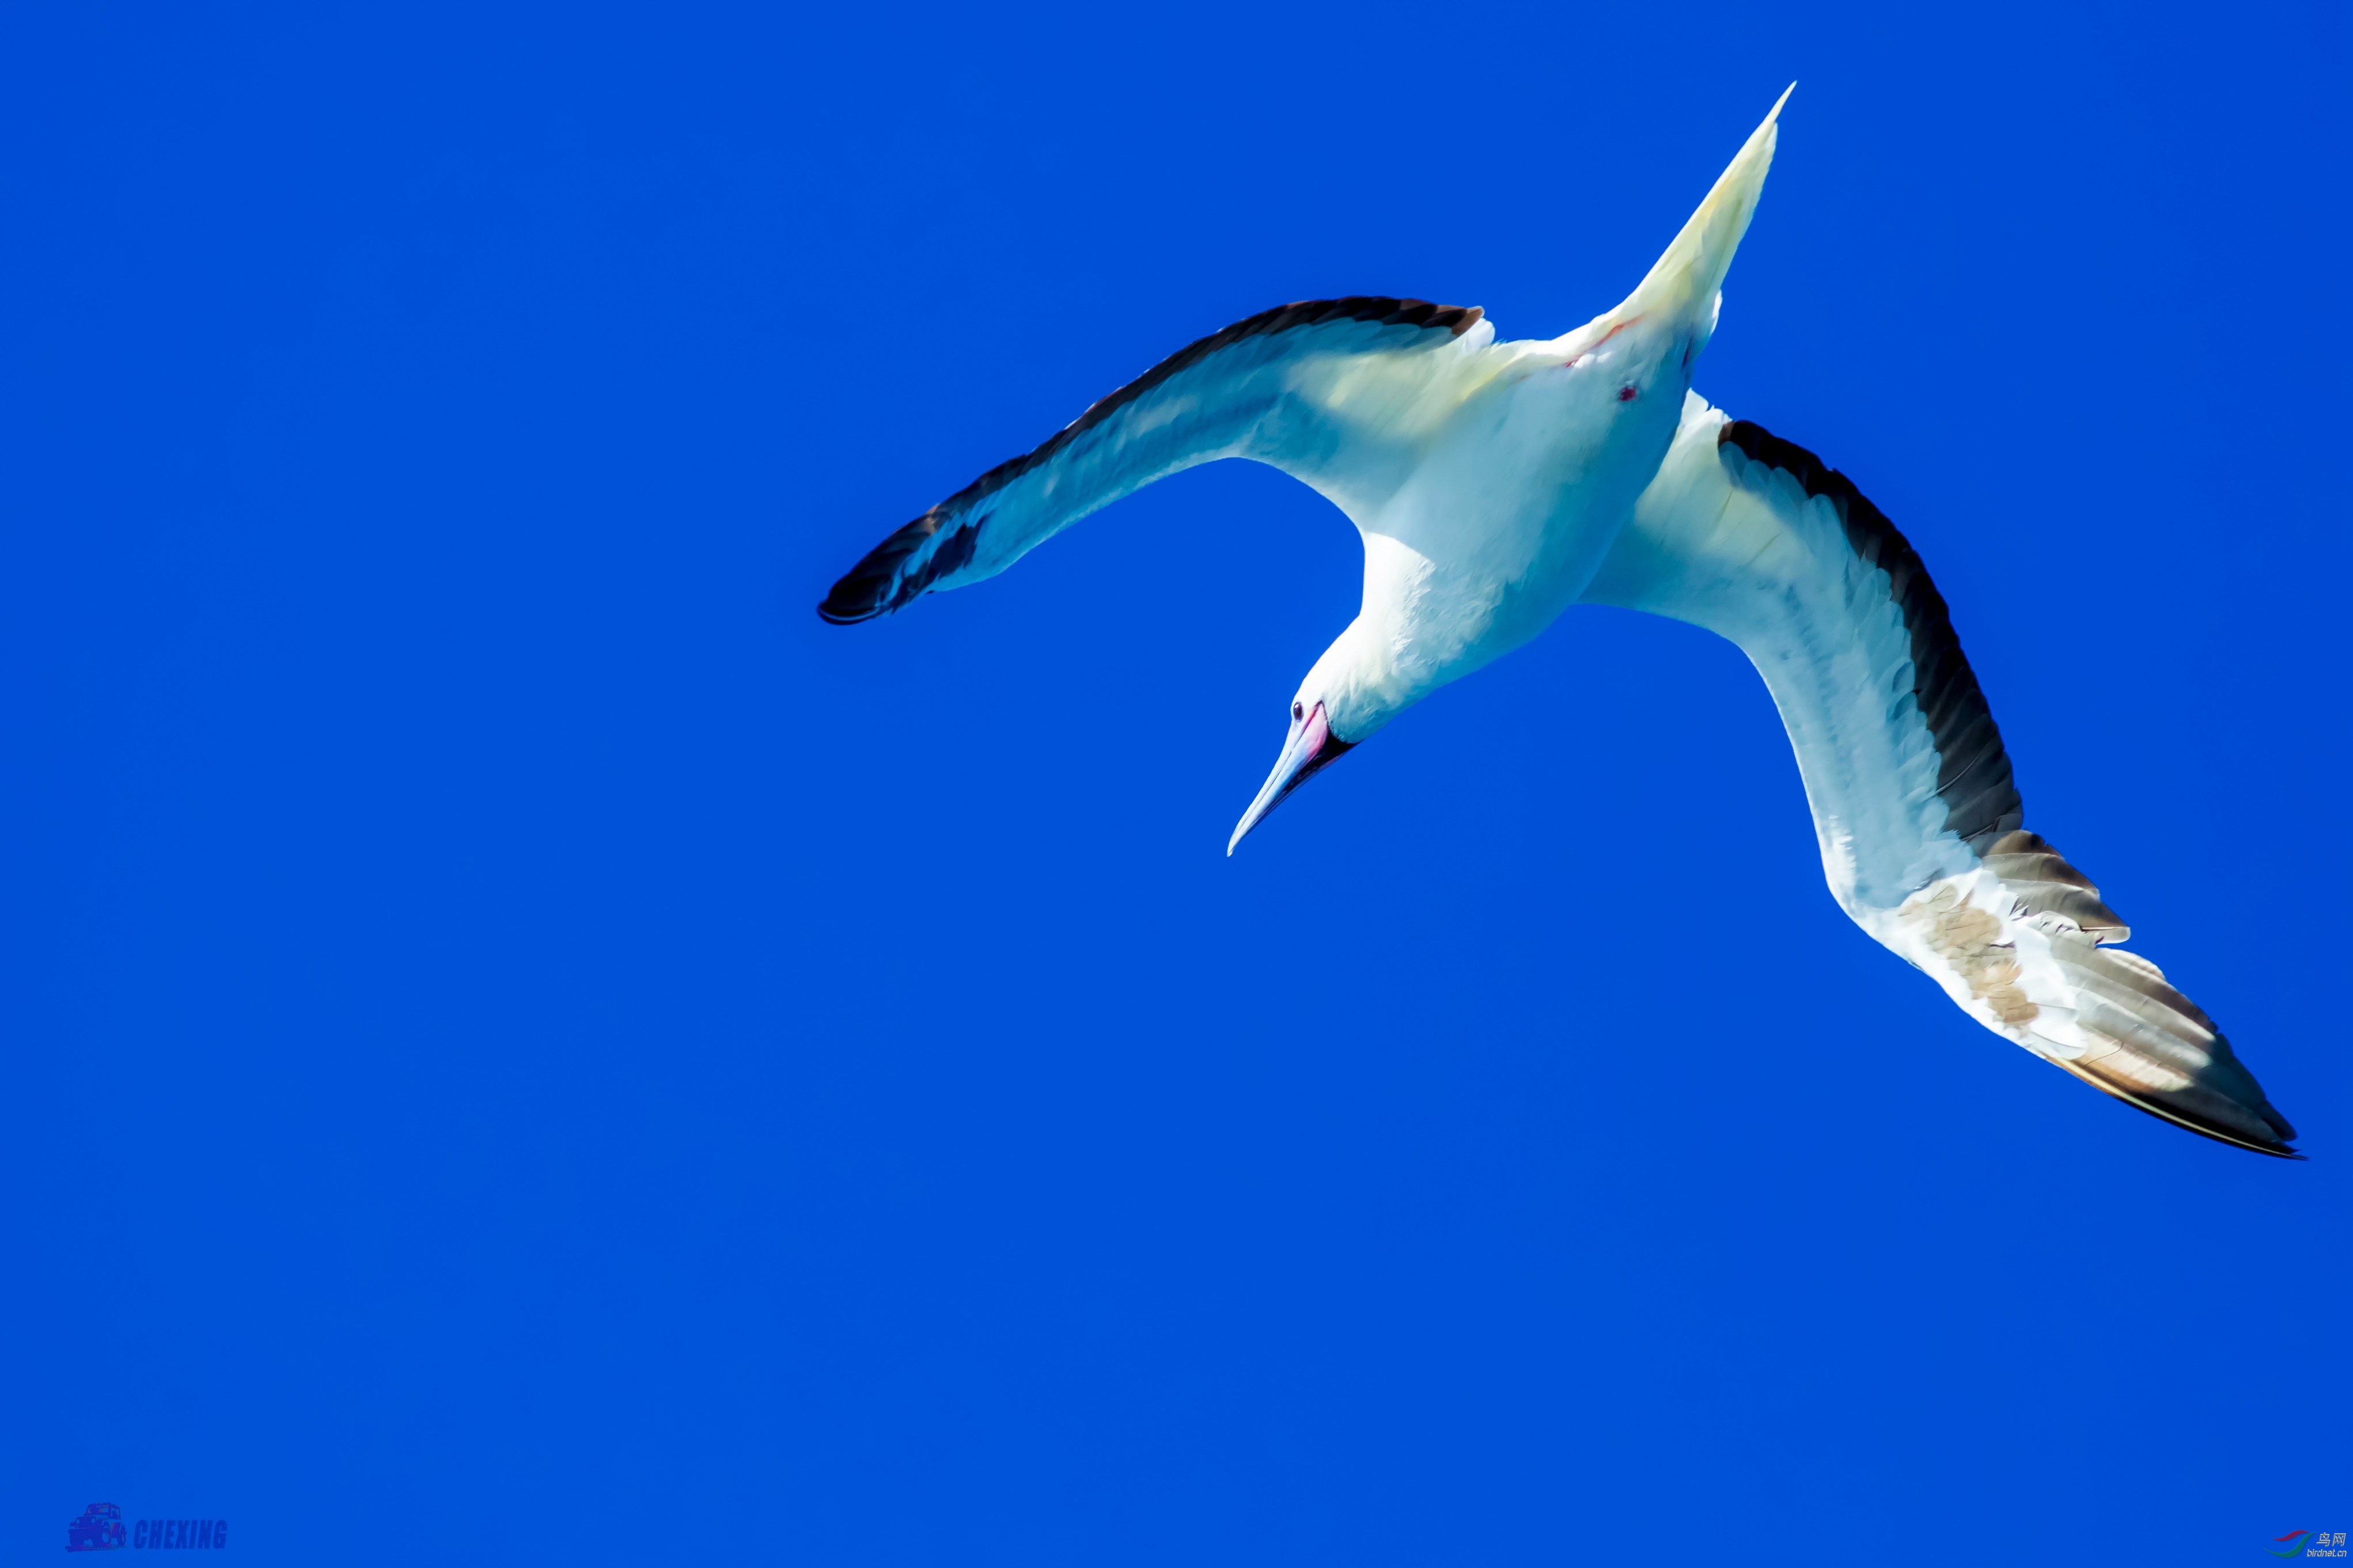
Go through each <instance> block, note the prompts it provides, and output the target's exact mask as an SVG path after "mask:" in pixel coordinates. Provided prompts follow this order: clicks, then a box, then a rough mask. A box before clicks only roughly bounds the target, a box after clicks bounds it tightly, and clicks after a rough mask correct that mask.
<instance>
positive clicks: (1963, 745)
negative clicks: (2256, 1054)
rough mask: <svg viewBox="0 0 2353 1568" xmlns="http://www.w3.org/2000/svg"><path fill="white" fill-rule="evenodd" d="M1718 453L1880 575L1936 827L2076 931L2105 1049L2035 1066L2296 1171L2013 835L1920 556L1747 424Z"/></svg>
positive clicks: (2007, 798) (1991, 735) (1835, 482)
mask: <svg viewBox="0 0 2353 1568" xmlns="http://www.w3.org/2000/svg"><path fill="white" fill-rule="evenodd" d="M1717 442H1718V445H1719V447H1721V446H1732V447H1737V448H1738V449H1739V450H1740V451H1741V452H1742V453H1743V454H1744V455H1746V457H1747V458H1749V459H1750V460H1751V461H1754V462H1759V463H1764V464H1766V465H1767V466H1768V467H1770V468H1777V469H1778V470H1780V471H1781V472H1783V473H1786V474H1788V476H1789V477H1790V478H1791V479H1795V480H1797V482H1798V484H1799V487H1800V488H1801V489H1804V491H1805V492H1806V494H1807V495H1809V496H1816V497H1826V498H1828V499H1829V500H1830V502H1831V507H1832V509H1833V510H1835V511H1836V512H1837V514H1838V517H1839V521H1841V523H1842V524H1843V525H1844V527H1845V530H1846V538H1847V542H1848V545H1849V547H1850V548H1852V550H1853V552H1854V553H1855V555H1856V557H1857V558H1858V559H1859V560H1860V561H1862V563H1864V564H1865V565H1876V566H1879V567H1881V568H1883V569H1884V570H1885V571H1886V573H1887V592H1888V595H1889V596H1890V597H1891V598H1893V599H1894V601H1895V602H1896V603H1897V604H1898V605H1900V606H1901V608H1902V610H1903V615H1904V624H1905V628H1906V630H1907V631H1908V632H1909V633H1910V634H1911V643H1912V649H1911V651H1912V666H1913V675H1914V679H1913V700H1915V702H1916V704H1917V705H1918V710H1919V712H1920V714H1921V716H1922V719H1923V720H1924V721H1925V722H1926V725H1927V727H1928V731H1929V735H1930V737H1931V739H1932V741H1933V742H1934V744H1935V746H1936V752H1937V769H1936V793H1937V795H1938V796H1939V797H1940V798H1941V799H1943V801H1944V802H1945V805H1946V808H1947V814H1948V815H1947V819H1946V826H1947V827H1948V828H1949V829H1950V830H1951V831H1952V832H1953V833H1955V834H1956V835H1957V836H1958V837H1961V838H1962V839H1963V840H1965V841H1966V842H1967V843H1968V846H1969V847H1970V848H1971V849H1973V850H1975V851H1976V852H1977V854H1978V858H1979V859H1980V860H1981V862H1982V863H1983V864H1984V865H1985V866H1986V867H1987V868H1988V869H1989V870H1991V871H1992V872H1993V873H1994V874H1995V875H1996V876H1998V877H2000V879H2001V881H2002V889H2003V890H2004V891H2005V892H2006V893H2008V894H2010V896H2011V897H2012V898H2013V899H2014V900H2016V902H2015V904H2014V906H2013V908H2014V910H2015V911H2016V913H2017V914H2018V915H2020V916H2033V915H2038V914H2047V915H2055V916H2058V917H2060V918H2061V919H2063V920H2065V921H2070V922H2072V923H2073V925H2074V926H2075V927H2076V928H2078V930H2079V931H2080V932H2081V934H2080V935H2074V934H2063V935H2062V936H2060V937H2058V938H2056V939H2054V940H2053V941H2052V956H2053V958H2054V959H2055V961H2056V962H2057V963H2058V965H2059V968H2060V970H2061V973H2063V975H2064V976H2065V978H2066V981H2067V983H2068V984H2070V985H2072V986H2073V987H2074V989H2075V992H2076V994H2077V1007H2076V1019H2077V1022H2078V1024H2079V1025H2081V1026H2086V1027H2087V1028H2088V1029H2089V1030H2091V1031H2093V1032H2095V1033H2096V1034H2097V1035H2099V1036H2100V1037H2102V1039H2103V1040H2104V1041H2105V1042H2106V1043H2108V1044H2109V1045H2110V1046H2111V1047H2112V1048H2111V1049H2108V1050H2106V1051H2105V1052H2103V1053H2099V1054H2094V1053H2092V1052H2086V1053H2085V1054H2084V1056H2083V1057H2081V1058H2077V1059H2075V1060H2073V1061H2069V1060H2065V1059H2063V1058H2059V1057H2056V1056H2050V1057H2046V1058H2045V1059H2046V1060H2049V1061H2052V1062H2053V1063H2054V1064H2055V1065H2057V1066H2058V1067H2060V1068H2064V1069H2065V1070H2066V1071H2068V1072H2070V1073H2072V1074H2073V1075H2074V1076H2075V1077H2077V1078H2079V1079H2083V1080H2084V1082H2086V1083H2088V1084H2091V1085H2092V1086H2093V1087H2094V1088H2096V1089H2101V1090H2103V1091H2104V1092H2105V1093H2107V1094H2109V1095H2112V1096H2114V1097H2115V1098H2116V1099H2118V1100H2123V1101H2124V1102H2125V1103H2126V1104H2127V1105H2130V1106H2132V1107H2133V1108H2134V1109H2136V1110H2144V1111H2147V1113H2148V1114H2150V1115H2152V1116H2156V1117H2159V1118H2161V1119H2163V1120H2165V1121H2170V1122H2172V1123H2174V1124H2175V1125H2176V1126H2179V1127H2185V1128H2188V1129H2189V1131H2192V1132H2196V1133H2198V1134H2200V1136H2202V1137H2207V1138H2211V1139H2214V1140H2216V1141H2217V1142H2223V1143H2229V1144H2232V1145H2233V1146H2235V1147H2237V1148H2241V1149H2250V1150H2253V1151H2254V1152H2256V1153H2259V1154H2271V1155H2275V1156H2278V1157H2280V1158H2283V1159H2302V1158H2303V1156H2302V1155H2301V1154H2298V1153H2297V1152H2295V1150H2294V1149H2293V1148H2291V1147H2290V1146H2289V1142H2290V1140H2292V1139H2294V1138H2295V1128H2294V1127H2292V1126H2291V1125H2289V1123H2288V1121H2287V1118H2285V1117H2284V1116H2282V1115H2281V1114H2280V1113H2279V1112H2278V1111H2277V1110H2274V1108H2273V1106H2272V1103H2271V1101H2270V1100H2268V1099H2266V1098H2265V1097H2264V1094H2263V1086H2262V1085H2261V1084H2259V1083H2257V1082H2256V1081H2255V1078H2254V1075H2253V1073H2251V1072H2249V1071H2248V1070H2247V1069H2246V1067H2245V1066H2244V1064H2242V1062H2241V1061H2240V1060H2239V1058H2238V1054H2237V1053H2236V1052H2235V1051H2233V1050H2232V1048H2231V1042H2230V1039H2229V1037H2226V1036H2225V1035H2224V1034H2223V1033H2222V1032H2221V1029H2220V1028H2219V1027H2217V1026H2216V1025H2215V1023H2214V1020H2213V1019H2211V1018H2210V1017H2208V1016H2206V1014H2205V1011H2204V1010H2203V1009H2202V1008H2200V1006H2199V1005H2197V1004H2196V1003H2194V1002H2192V1001H2190V1000H2189V997H2187V996H2185V995H2183V994H2181V993H2180V992H2179V991H2177V990H2175V989H2174V988H2173V986H2172V985H2171V984H2168V982H2167V980H2166V978H2165V976H2164V974H2163V973H2162V972H2161V971H2159V970H2158V967H2157V965H2155V964H2154V963H2150V962H2149V961H2148V960H2147V959H2145V958H2142V957H2141V956H2140V955H2139V954H2137V953H2129V952H2122V951H2120V950H2118V949H2116V948H2115V947H2112V946H2109V945H2107V944H2109V943H2115V942H2123V941H2125V940H2126V938H2128V937H2129V936H2131V934H2132V931H2131V928H2130V927H2128V926H2126V924H2125V922H2124V921H2122V920H2121V919H2119V918H2118V917H2117V915H2116V912H2115V911H2114V910H2110V909H2109V908H2108V906H2107V905H2106V904H2105V903H2103V902H2102V901H2101V900H2100V889H2098V888H2096V887H2094V886H2093V884H2092V880H2091V879H2090V878H2088V877H2086V876H2084V874H2083V873H2082V872H2081V871H2078V870H2077V869H2075V868H2074V867H2073V866H2071V865H2069V864H2068V863H2067V862H2066V860H2065V859H2063V858H2062V857H2061V856H2060V855H2059V854H2058V852H2057V851H2056V850H2054V849H2052V847H2051V846H2050V845H2049V844H2048V843H2046V842H2044V841H2043V839H2042V837H2040V836H2039V835H2036V834H2033V833H2029V832H2026V831H2024V830H2023V829H2022V828H2021V826H2020V824H2021V820H2022V819H2023V816H2024V807H2023V805H2022V804H2021V801H2020V798H2019V794H2018V790H2017V787H2016V785H2015V784H2014V783H2013V781H2012V778H2011V773H2010V758H2009V756H2008V755H2007V753H2005V752H2004V751H2003V750H2002V743H2001V732H2000V730H1999V729H1998V728H1996V726H1995V724H1994V721H1993V713H1992V711H1991V710H1990V709H1989V707H1988V706H1987V703H1986V700H1985V693H1984V691H1983V690H1982V689H1979V687H1978V680H1977V677H1976V676H1975V675H1974V674H1973V673H1971V671H1970V669H1969V664H1968V658H1967V657H1966V656H1964V655H1963V654H1962V652H1961V643H1960V638H1959V637H1958V636H1957V635H1956V634H1955V632H1954V630H1953V623H1952V617H1951V616H1950V615H1949V614H1948V613H1947V610H1946V607H1945V600H1944V596H1943V595H1940V594H1938V593H1937V592H1936V585H1935V584H1933V583H1931V582H1930V581H1929V579H1928V571H1927V567H1926V565H1925V564H1924V563H1922V561H1921V559H1920V556H1919V552H1916V551H1915V550H1914V549H1913V548H1912V546H1911V544H1910V542H1907V541H1906V540H1905V537H1904V535H1903V534H1902V532H1900V531H1898V530H1897V529H1896V527H1895V525H1894V523H1893V522H1891V521H1888V520H1887V517H1886V515H1885V514H1884V513H1883V512H1881V511H1880V510H1879V509H1878V508H1877V507H1875V506H1873V505H1872V503H1871V502H1870V500H1868V499H1866V498H1865V497H1864V496H1863V495H1862V492H1861V491H1860V490H1858V489H1855V487H1854V485H1853V483H1852V481H1851V480H1849V479H1847V477H1846V476H1845V475H1844V474H1841V473H1840V472H1839V471H1838V470H1837V469H1835V468H1827V467H1825V466H1824V465H1823V463H1822V461H1821V459H1820V458H1817V457H1815V456H1814V455H1813V454H1812V453H1811V452H1809V451H1807V450H1806V449H1805V448H1804V447H1799V446H1797V445H1795V444H1793V443H1791V442H1788V441H1784V440H1781V439H1780V438H1779V437H1776V436H1773V435H1771V434H1770V433H1768V432H1767V431H1766V430H1764V429H1763V428H1761V427H1760V426H1756V425H1753V424H1751V423H1749V422H1748V421H1746V420H1733V421H1731V422H1729V423H1727V424H1726V425H1725V426H1724V428H1723V430H1722V432H1721V433H1720V434H1719V435H1718V437H1717ZM2152 1075H2156V1076H2161V1077H2163V1078H2181V1079H2188V1080H2189V1082H2188V1083H2187V1085H2186V1086H2184V1087H2178V1088H2168V1087H2163V1086H2161V1085H2160V1084H2158V1083H2153V1082H2151V1081H2150V1078H2151V1076H2152Z"/></svg>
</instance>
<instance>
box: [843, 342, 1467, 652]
mask: <svg viewBox="0 0 2353 1568" xmlns="http://www.w3.org/2000/svg"><path fill="white" fill-rule="evenodd" d="M1481 313H1482V312H1481V311H1480V309H1479V307H1477V306H1476V305H1433V304H1431V303H1430V301H1428V300H1393V299H1388V298H1385V297H1377V296H1372V295H1357V296H1352V297H1350V298H1348V299H1345V300H1303V301H1301V302H1299V303H1296V304H1291V305H1278V306H1276V307H1275V308H1274V309H1272V310H1261V311H1260V312H1259V313H1258V314H1257V315H1255V316H1251V317H1250V318H1249V319H1247V320H1245V321H1236V322H1235V323H1234V324H1233V325H1232V326H1230V327H1227V328H1224V329H1222V330H1221V331H1215V332H1212V333H1210V334H1209V335H1208V337H1206V338H1203V339H1201V340H1199V341H1198V342H1194V343H1190V344H1188V345H1187V346H1186V347H1184V348H1182V349H1179V350H1177V351H1176V353H1173V354H1170V355H1169V356H1168V357H1167V358H1166V359H1165V360H1162V361H1161V362H1160V363H1158V364H1155V365H1154V366H1153V367H1152V368H1151V369H1150V370H1147V371H1145V373H1144V374H1142V375H1139V376H1137V377H1136V378H1135V379H1134V381H1131V382H1129V383H1128V384H1126V385H1124V386H1123V387H1121V388H1120V389H1119V390H1118V391H1116V392H1114V393H1113V394H1112V395H1110V396H1108V397H1105V398H1103V399H1102V400H1101V401H1099V402H1097V403H1096V404H1094V405H1092V407H1090V408H1089V409H1088V410H1087V411H1086V412H1085V413H1084V414H1082V415H1080V416H1078V418H1076V419H1074V420H1072V421H1071V423H1070V425H1068V426H1065V427H1064V428H1063V429H1062V430H1060V431H1059V432H1058V433H1056V434H1055V436H1054V437H1052V438H1051V439H1050V440H1048V441H1046V442H1045V443H1044V444H1043V445H1041V446H1039V447H1037V448H1036V449H1034V450H1032V451H1029V452H1027V453H1024V454H1023V455H1022V456H1020V457H1018V458H1012V459H1011V460H1009V461H1008V462H1003V463H999V464H998V465H997V467H995V468H991V469H989V470H988V472H987V473H985V474H983V475H981V476H980V478H978V479H975V480H974V481H973V482H972V483H970V484H968V485H966V486H965V488H964V489H960V490H958V491H957V492H956V493H955V494H954V495H952V496H950V497H949V498H948V499H947V500H944V501H942V502H940V503H939V504H938V505H937V506H934V507H933V508H932V509H931V510H929V511H926V512H925V513H923V516H921V517H919V518H917V519H915V521H913V522H910V523H908V524H907V525H906V526H905V527H903V528H902V529H900V530H899V531H896V532H895V533H893V534H892V535H891V537H890V538H888V539H886V540H884V541H883V542H881V544H879V545H877V546H875V547H874V549H872V550H871V551H870V552H867V555H866V557H865V559H863V560H861V561H860V562H859V563H858V564H857V565H855V566H853V567H851V568H850V569H849V572H848V573H847V574H845V575H844V576H843V577H842V579H841V580H840V581H839V582H838V583H836V584H834V585H833V590H832V592H830V593H828V595H826V597H825V602H824V603H823V604H821V605H818V611H817V613H818V615H820V616H824V617H825V618H826V619H827V620H828V621H830V622H832V623H833V624H834V625H836V626H849V625H853V624H855V623H856V622H859V621H866V620H871V619H873V618H874V617H875V616H881V615H887V614H889V613H890V612H892V611H893V610H898V609H902V608H904V607H905V606H906V605H909V604H911V603H913V601H914V600H915V598H916V597H917V596H918V595H922V594H923V592H924V591H925V590H926V589H928V588H930V587H931V586H932V585H933V584H936V583H938V582H940V581H941V580H943V579H944V578H946V577H950V576H953V575H954V574H955V573H956V572H958V571H960V570H961V569H963V568H964V567H965V565H967V564H969V563H970V562H971V560H972V558H973V554H974V552H976V550H977V549H978V548H979V545H980V531H981V529H982V528H983V527H985V526H986V525H987V515H986V514H985V512H983V511H982V510H980V508H981V503H983V502H985V501H987V500H988V499H989V498H990V497H991V496H993V495H995V494H996V493H997V491H999V490H1001V489H1004V488H1005V487H1006V486H1008V485H1009V484H1011V483H1012V482H1013V481H1014V480H1016V479H1020V478H1021V477H1022V476H1024V475H1026V474H1029V473H1030V472H1032V471H1033V470H1035V469H1037V468H1040V467H1042V466H1043V465H1045V464H1047V463H1050V462H1051V461H1052V460H1053V459H1054V458H1056V457H1057V456H1059V455H1060V454H1061V453H1062V452H1063V451H1064V450H1065V449H1066V448H1067V447H1069V446H1070V445H1071V443H1072V442H1073V441H1075V440H1077V439H1078V438H1079V437H1082V436H1084V435H1086V434H1087V433H1088V432H1089V431H1091V430H1092V429H1094V428H1095V427H1096V426H1100V425H1102V424H1103V421H1105V420H1107V419H1109V418H1111V417H1112V416H1114V415H1116V414H1117V413H1119V412H1120V411H1121V410H1122V409H1124V408H1125V407H1127V406H1128V405H1131V404H1133V403H1134V402H1135V401H1136V400H1137V399H1138V398H1140V397H1143V396H1145V395H1147V394H1149V393H1151V392H1152V391H1153V390H1154V389H1155V388H1156V387H1158V386H1159V385H1161V384H1162V383H1164V382H1166V381H1167V380H1168V379H1169V378H1170V377H1171V376H1174V375H1176V374H1181V373H1182V372H1184V371H1187V370H1189V369H1191V368H1192V367H1193V366H1195V365H1197V364H1199V363H1201V362H1202V361H1204V360H1206V359H1208V358H1209V357H1210V356H1211V355H1213V354H1215V353H1218V352H1219V350H1221V349H1225V348H1229V347H1231V346H1232V345H1233V344H1235V343H1239V342H1242V341H1244V340H1245V339H1251V338H1269V337H1273V336H1276V335H1278V334H1280V333H1283V332H1288V331H1293V330H1294V329H1296V328H1300V327H1312V326H1321V325H1323V324H1324V323H1326V322H1332V321H1371V322H1377V323H1379V324H1381V325H1383V326H1411V327H1420V328H1425V329H1428V330H1430V331H1444V332H1446V333H1448V334H1449V335H1450V336H1451V337H1460V336H1461V335H1462V334H1463V333H1464V332H1466V331H1470V330H1471V328H1472V325H1473V324H1474V323H1476V322H1477V321H1478V320H1479V319H1480V316H1481ZM943 529H949V530H952V531H950V532H949V533H948V534H947V536H946V537H945V538H944V539H943V540H942V541H941V542H940V543H939V545H938V547H937V548H936V549H934V550H933V552H932V553H931V555H930V557H929V558H928V559H926V560H924V561H922V562H921V563H914V564H913V565H912V566H911V565H910V563H911V562H913V558H914V557H915V556H916V555H918V554H919V553H921V552H922V551H923V548H924V547H925V546H926V545H928V544H930V543H931V542H932V541H933V539H934V537H935V536H937V535H938V534H940V532H941V531H942V530H943Z"/></svg>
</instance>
